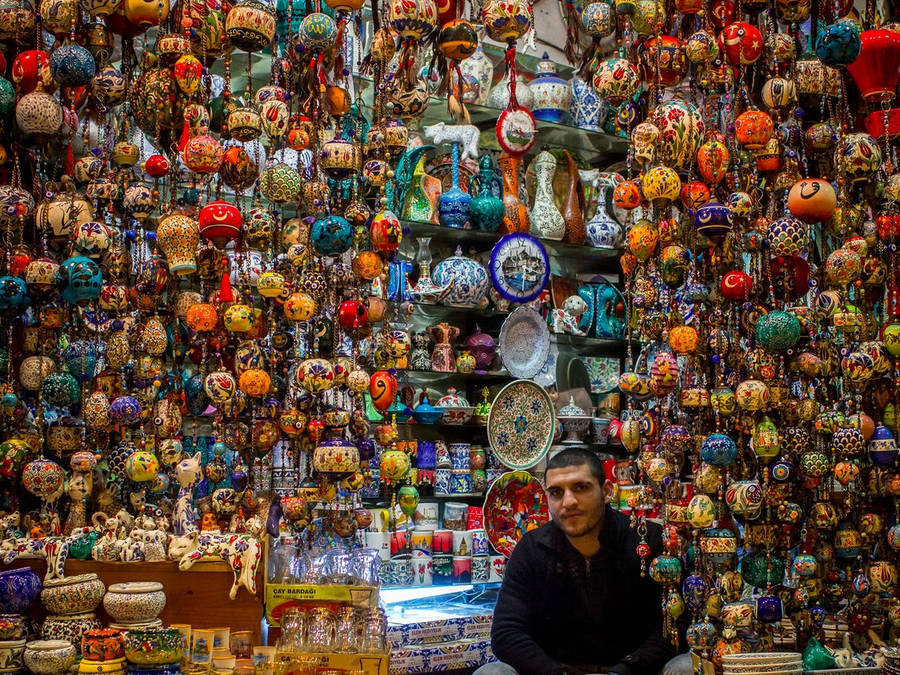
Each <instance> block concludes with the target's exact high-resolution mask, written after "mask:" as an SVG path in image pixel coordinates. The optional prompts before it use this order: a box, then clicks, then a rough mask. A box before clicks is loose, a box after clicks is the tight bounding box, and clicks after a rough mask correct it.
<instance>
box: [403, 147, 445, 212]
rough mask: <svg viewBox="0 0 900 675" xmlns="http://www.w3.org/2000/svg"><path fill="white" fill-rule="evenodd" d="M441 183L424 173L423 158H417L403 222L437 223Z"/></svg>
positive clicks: (404, 209) (404, 208)
mask: <svg viewBox="0 0 900 675" xmlns="http://www.w3.org/2000/svg"><path fill="white" fill-rule="evenodd" d="M441 190H442V187H441V181H440V179H438V178H435V177H434V176H429V175H428V174H427V173H425V156H424V155H423V156H422V157H420V158H419V161H418V162H417V163H416V168H415V170H414V171H413V176H412V183H411V184H410V186H409V192H408V194H407V196H406V204H405V205H404V207H403V218H404V220H413V221H417V222H420V223H436V222H437V208H436V207H437V204H438V203H439V202H440V199H441Z"/></svg>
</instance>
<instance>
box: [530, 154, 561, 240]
mask: <svg viewBox="0 0 900 675" xmlns="http://www.w3.org/2000/svg"><path fill="white" fill-rule="evenodd" d="M555 171H556V158H555V157H554V156H553V155H551V154H550V153H549V152H547V151H546V150H543V151H541V152H540V153H539V154H538V156H537V157H536V158H535V160H534V174H535V180H536V182H537V189H536V191H535V195H534V204H532V206H531V214H530V217H529V220H530V223H531V228H530V232H531V234H532V235H534V236H535V237H538V238H540V239H554V240H557V241H559V240H560V239H562V238H563V236H565V234H566V223H565V220H563V216H562V214H561V213H560V212H559V209H558V208H557V207H556V201H555V199H554V197H553V174H554V172H555Z"/></svg>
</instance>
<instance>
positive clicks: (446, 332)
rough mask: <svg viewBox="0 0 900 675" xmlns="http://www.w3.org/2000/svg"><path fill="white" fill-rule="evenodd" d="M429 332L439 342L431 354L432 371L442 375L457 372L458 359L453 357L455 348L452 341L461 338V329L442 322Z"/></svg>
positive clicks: (432, 327)
mask: <svg viewBox="0 0 900 675" xmlns="http://www.w3.org/2000/svg"><path fill="white" fill-rule="evenodd" d="M428 331H429V332H430V333H431V334H432V335H433V336H434V338H435V340H436V341H437V342H436V344H435V345H434V351H432V352H431V369H432V370H435V371H438V372H442V373H452V372H453V371H455V370H456V359H455V357H454V356H453V347H452V345H451V344H450V341H451V340H453V339H455V338H456V337H458V336H459V328H457V327H456V326H451V325H450V324H448V323H447V322H446V321H442V322H441V323H439V324H437V325H436V326H431V327H430V328H429V329H428Z"/></svg>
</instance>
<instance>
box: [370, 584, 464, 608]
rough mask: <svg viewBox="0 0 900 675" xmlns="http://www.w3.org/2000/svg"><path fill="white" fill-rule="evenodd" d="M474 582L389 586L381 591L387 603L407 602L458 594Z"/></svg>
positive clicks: (382, 597)
mask: <svg viewBox="0 0 900 675" xmlns="http://www.w3.org/2000/svg"><path fill="white" fill-rule="evenodd" d="M473 588H475V586H473V585H472V584H457V585H452V586H413V587H412V588H388V589H382V590H381V592H380V595H381V599H382V600H383V601H384V602H385V603H387V604H393V603H395V602H405V601H407V600H421V599H423V598H436V597H438V596H441V595H456V594H458V593H465V592H466V591H471V590H472V589H473Z"/></svg>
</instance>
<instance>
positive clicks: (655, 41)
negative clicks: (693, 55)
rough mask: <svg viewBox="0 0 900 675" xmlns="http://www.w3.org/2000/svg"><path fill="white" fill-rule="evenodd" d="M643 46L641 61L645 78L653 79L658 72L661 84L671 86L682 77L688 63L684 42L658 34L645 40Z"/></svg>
mask: <svg viewBox="0 0 900 675" xmlns="http://www.w3.org/2000/svg"><path fill="white" fill-rule="evenodd" d="M644 46H645V47H646V51H645V52H644V54H643V58H642V59H641V63H642V65H643V72H644V79H645V80H647V81H655V80H656V75H657V73H659V79H660V82H661V83H662V85H663V86H664V87H673V86H675V85H676V84H678V83H679V82H681V80H683V79H684V75H685V73H687V70H688V66H689V65H690V64H689V63H688V59H687V52H686V51H685V48H684V42H682V41H681V40H680V39H679V38H677V37H674V36H672V35H660V36H658V37H654V38H651V39H649V40H647V41H646V42H645V43H644Z"/></svg>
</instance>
